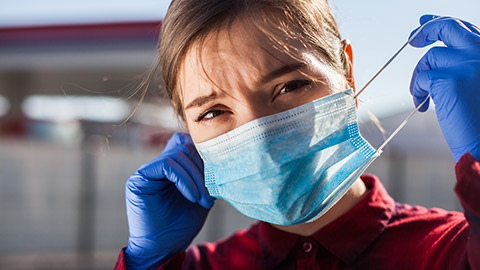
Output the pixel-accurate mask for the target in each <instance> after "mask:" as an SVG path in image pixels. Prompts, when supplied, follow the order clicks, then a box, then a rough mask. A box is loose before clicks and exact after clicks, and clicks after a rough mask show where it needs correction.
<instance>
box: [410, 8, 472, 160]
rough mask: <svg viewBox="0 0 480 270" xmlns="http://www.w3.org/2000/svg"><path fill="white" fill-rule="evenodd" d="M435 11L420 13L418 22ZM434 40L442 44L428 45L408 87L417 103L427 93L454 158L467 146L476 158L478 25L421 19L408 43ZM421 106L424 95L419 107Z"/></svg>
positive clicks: (459, 21)
mask: <svg viewBox="0 0 480 270" xmlns="http://www.w3.org/2000/svg"><path fill="white" fill-rule="evenodd" d="M436 17H437V16H433V15H424V16H422V17H421V18H420V24H422V25H423V24H425V23H426V22H428V21H430V20H432V19H433V18H436ZM417 29H418V28H417ZM415 31H416V30H414V31H413V32H412V34H411V36H412V35H413V33H415ZM435 41H442V42H443V43H444V44H445V45H446V47H434V48H432V49H430V50H429V51H428V52H427V53H426V54H425V55H424V56H423V58H422V59H421V60H420V61H419V63H418V64H417V67H416V68H415V71H414V72H413V77H412V81H411V85H410V92H411V93H412V95H413V98H414V102H415V104H416V105H417V106H418V105H419V104H420V103H421V102H422V101H423V100H424V99H425V97H426V96H427V95H430V97H431V98H432V99H433V102H434V103H435V106H436V113H437V118H438V122H439V123H440V126H441V128H442V132H443V136H444V137H445V139H446V141H447V143H448V145H449V146H450V150H451V151H452V154H453V157H454V159H455V162H457V161H458V160H459V159H460V157H461V156H462V155H463V154H465V153H467V152H470V153H471V154H472V155H473V156H474V157H475V158H476V159H478V160H480V29H479V28H478V27H476V26H474V25H472V24H470V23H468V22H465V21H461V20H458V19H455V18H450V17H447V18H442V19H439V20H437V21H433V22H431V23H429V24H427V25H425V27H424V28H423V29H422V30H420V32H419V34H418V35H417V36H416V37H415V38H414V39H413V40H411V42H410V45H412V46H414V47H424V46H428V45H430V44H433V43H434V42H435ZM427 109H428V101H427V102H426V103H425V105H423V106H422V108H421V109H420V111H422V112H423V111H426V110H427Z"/></svg>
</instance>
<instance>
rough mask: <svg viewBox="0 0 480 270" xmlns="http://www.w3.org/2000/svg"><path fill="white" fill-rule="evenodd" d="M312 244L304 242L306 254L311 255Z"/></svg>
mask: <svg viewBox="0 0 480 270" xmlns="http://www.w3.org/2000/svg"><path fill="white" fill-rule="evenodd" d="M312 248H313V247H312V243H310V242H304V243H303V250H304V251H305V252H306V253H309V252H310V251H312Z"/></svg>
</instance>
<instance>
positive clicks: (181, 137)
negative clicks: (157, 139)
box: [162, 132, 193, 153]
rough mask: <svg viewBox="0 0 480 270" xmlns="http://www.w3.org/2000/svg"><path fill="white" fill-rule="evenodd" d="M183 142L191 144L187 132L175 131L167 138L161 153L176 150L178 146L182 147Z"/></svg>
mask: <svg viewBox="0 0 480 270" xmlns="http://www.w3.org/2000/svg"><path fill="white" fill-rule="evenodd" d="M185 144H193V142H192V139H191V137H190V135H189V134H188V133H185V132H176V133H175V134H173V135H172V137H171V138H170V140H168V142H167V144H166V145H165V147H164V148H163V151H162V153H166V152H169V151H172V150H173V151H176V149H178V148H179V147H180V149H183V145H185Z"/></svg>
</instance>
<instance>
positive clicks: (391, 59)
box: [354, 16, 446, 155]
mask: <svg viewBox="0 0 480 270" xmlns="http://www.w3.org/2000/svg"><path fill="white" fill-rule="evenodd" d="M443 18H446V17H444V16H442V17H437V18H434V19H432V20H430V21H428V22H426V23H424V24H423V25H422V26H420V27H419V28H418V29H417V31H416V32H415V33H414V34H413V35H412V36H411V37H410V38H409V39H408V40H407V42H405V44H403V45H402V47H401V48H400V49H399V50H398V51H397V52H396V53H395V54H394V55H393V56H392V57H391V58H390V59H389V60H388V61H387V62H386V63H385V64H384V65H383V66H382V67H381V68H380V69H379V70H378V71H377V73H375V75H373V77H372V78H371V79H370V80H369V81H368V82H367V83H366V84H365V85H364V86H363V87H362V88H361V89H360V91H358V92H357V94H356V95H355V96H354V98H357V97H358V96H359V95H360V94H361V93H362V92H363V91H365V89H366V88H367V87H368V86H369V85H370V84H371V83H372V82H373V81H374V80H375V79H376V78H377V77H378V75H380V73H382V72H383V71H384V70H385V69H386V68H387V67H388V66H389V65H390V64H391V63H392V61H393V60H394V59H395V58H396V57H397V56H398V55H399V54H400V52H402V51H403V49H405V47H407V45H408V44H409V43H410V42H411V41H412V40H413V39H414V38H415V37H416V36H417V35H418V33H420V31H421V30H422V29H423V28H424V27H425V26H426V25H427V24H429V23H432V22H434V21H438V20H440V19H443ZM429 98H430V95H427V96H426V97H425V99H424V100H423V101H422V103H420V104H419V105H418V106H417V107H416V108H415V110H414V111H413V112H411V113H410V115H408V116H407V118H405V120H403V122H402V123H401V124H400V125H399V126H398V127H397V128H396V129H395V131H393V133H392V134H391V135H390V136H389V137H388V138H387V139H386V140H385V141H384V142H383V144H382V145H381V146H380V147H378V149H377V152H378V154H379V155H381V154H382V152H383V151H382V150H383V148H385V146H387V144H388V143H389V142H390V141H391V140H392V139H393V137H395V136H396V135H397V134H398V132H400V130H401V129H402V128H403V127H404V126H405V125H406V124H407V122H408V121H410V119H411V118H412V117H413V115H414V114H415V113H416V112H417V111H418V110H419V109H420V108H421V107H422V106H423V105H424V104H425V102H427V100H428V99H429Z"/></svg>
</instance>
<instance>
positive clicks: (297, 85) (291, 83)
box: [278, 80, 311, 95]
mask: <svg viewBox="0 0 480 270" xmlns="http://www.w3.org/2000/svg"><path fill="white" fill-rule="evenodd" d="M310 83H311V82H310V81H308V80H294V81H290V82H287V83H286V84H284V85H283V87H282V88H281V89H280V91H279V92H278V95H283V94H285V93H288V92H290V91H294V90H297V89H298V88H301V87H303V86H307V85H310ZM299 84H300V85H299ZM288 86H295V89H292V90H285V89H286V88H287V87H288Z"/></svg>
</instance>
